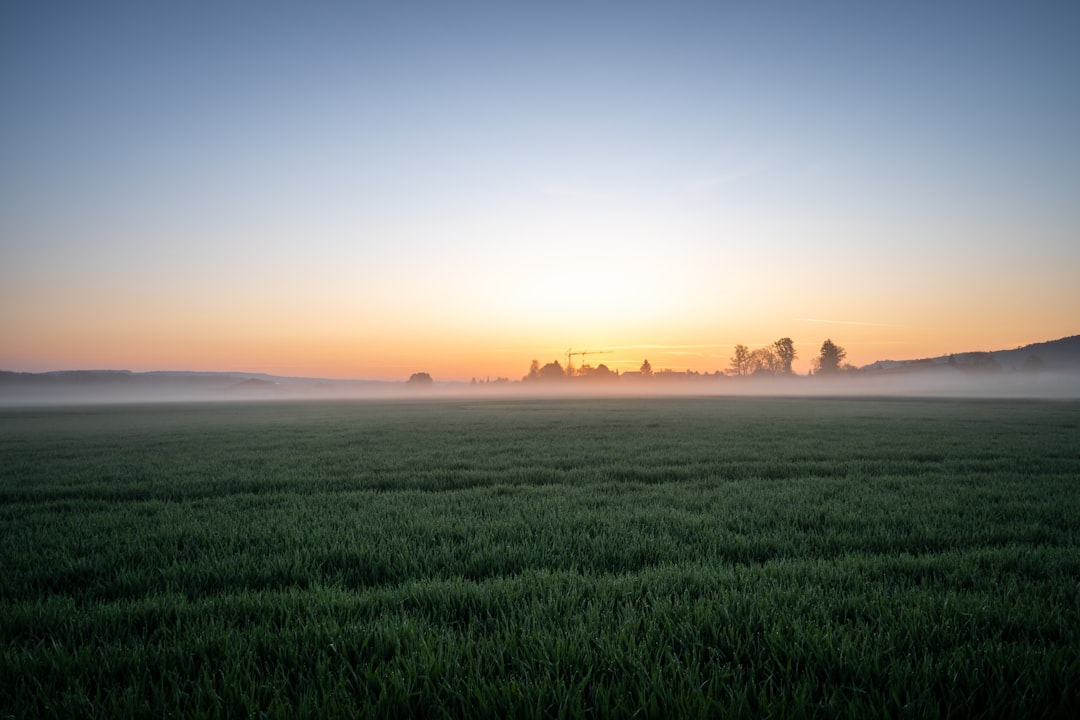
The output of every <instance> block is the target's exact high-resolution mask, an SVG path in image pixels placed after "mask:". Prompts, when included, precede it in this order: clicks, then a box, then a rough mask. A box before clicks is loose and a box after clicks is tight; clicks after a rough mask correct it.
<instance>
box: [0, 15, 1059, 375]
mask: <svg viewBox="0 0 1080 720" xmlns="http://www.w3.org/2000/svg"><path fill="white" fill-rule="evenodd" d="M1078 17H1080V9H1078V6H1076V5H1075V4H1071V3H1047V4H1038V5H1037V6H1036V5H1027V6H1022V5H1020V4H994V3H951V4H949V5H948V6H944V5H943V4H937V3H934V4H932V3H913V4H905V5H895V6H883V5H878V4H868V3H800V4H796V3H771V4H753V5H750V4H745V3H700V4H695V3H676V4H665V5H660V4H654V3H641V4H634V3H605V4H596V3H587V4H581V5H578V4H564V3H544V4H535V5H532V6H525V5H523V4H522V5H519V6H513V5H510V4H474V3H465V4H460V5H458V4H435V3H430V4H429V3H402V4H375V3H355V4H354V3H330V4H320V3H315V4H303V5H301V4H272V3H245V4H233V5H230V6H229V7H228V8H221V7H217V6H215V5H214V4H199V3H184V4H175V5H172V6H162V5H160V4H146V3H143V4H135V3H132V4H105V6H101V5H93V4H79V3H59V4H52V5H48V6H46V5H44V4H42V3H25V4H24V3H10V4H6V5H5V6H4V7H3V8H2V9H0V89H2V91H3V96H4V97H5V98H6V102H5V112H4V113H3V114H2V115H0V161H2V162H0V164H2V166H3V169H2V170H0V257H2V258H3V262H2V266H3V269H0V281H3V285H4V288H5V289H4V290H0V305H2V306H3V307H4V308H6V310H2V311H0V339H2V340H3V342H0V346H2V347H0V366H3V367H9V368H11V369H26V370H34V369H53V368H55V367H68V366H71V365H72V364H75V365H78V366H87V365H95V364H100V363H107V364H110V365H113V366H124V367H136V368H144V367H145V368H149V367H151V366H153V367H158V368H160V367H163V366H166V365H169V366H179V365H183V366H184V367H188V366H191V367H194V366H198V367H200V368H212V369H244V368H242V367H238V366H244V367H247V366H250V365H254V364H260V365H265V366H267V367H279V368H280V369H281V370H283V371H284V370H287V369H288V368H292V370H291V371H293V372H295V371H309V372H312V373H316V372H318V373H326V372H334V373H336V374H343V373H347V374H352V375H356V376H387V377H392V376H395V373H399V372H401V371H402V370H401V369H400V368H405V367H412V366H415V365H416V364H417V363H422V362H425V361H427V362H441V363H443V365H441V366H439V367H444V368H445V370H444V372H445V373H449V374H452V375H462V374H465V375H468V374H470V373H471V374H487V373H489V372H490V373H492V374H496V373H499V372H502V371H503V370H504V368H506V367H508V366H509V364H510V363H515V362H516V363H518V364H522V365H523V366H525V367H527V362H528V360H529V359H530V357H531V356H532V355H534V354H542V353H545V352H548V351H549V350H552V349H553V348H555V347H565V346H567V345H574V346H579V347H580V346H590V345H593V346H595V345H600V344H610V345H614V344H618V345H634V344H638V345H641V346H643V347H646V346H649V345H656V344H661V345H662V344H671V345H678V344H682V345H687V346H690V345H695V346H696V345H709V344H710V343H711V344H713V346H712V349H711V350H709V351H702V352H701V353H700V354H699V355H698V356H696V357H693V358H690V359H687V360H686V362H692V363H693V364H694V365H695V366H696V367H698V369H712V368H714V367H723V366H725V365H726V361H725V360H724V359H723V357H724V356H725V353H727V349H726V348H728V347H729V346H730V345H731V344H733V343H735V342H741V343H744V344H750V345H753V344H755V343H765V342H771V341H772V340H774V339H775V338H776V337H780V336H785V335H787V336H792V337H795V338H796V340H797V341H799V342H800V343H805V348H804V350H803V355H804V358H808V357H809V356H810V355H811V354H812V353H813V347H814V346H815V345H820V342H821V340H822V339H823V337H819V336H822V334H823V333H828V332H829V331H835V332H833V333H832V334H835V335H839V336H841V337H838V338H834V339H836V340H838V341H839V342H841V344H844V341H845V339H846V341H847V343H848V347H849V354H850V355H851V356H852V357H855V358H858V359H861V360H865V361H866V362H870V361H872V360H874V359H877V358H878V357H880V356H881V354H882V353H885V352H887V351H892V353H893V354H894V355H895V356H903V357H909V356H917V355H920V354H923V353H926V354H930V353H937V352H947V351H951V350H955V351H961V350H967V349H980V348H986V349H990V348H993V347H1007V346H1012V345H1014V344H1019V343H1022V342H1031V341H1036V340H1043V339H1049V338H1051V337H1057V336H1060V335H1065V334H1072V333H1074V332H1076V326H1075V320H1074V318H1075V317H1077V315H1078V313H1077V311H1078V310H1080V292H1078V291H1077V290H1076V288H1075V285H1076V283H1075V282H1074V281H1073V280H1072V278H1073V277H1074V276H1075V275H1076V271H1077V270H1078V269H1080V133H1078V132H1077V131H1076V128H1078V127H1080V82H1077V79H1078V74H1080V43H1077V42H1076V30H1077V28H1078V27H1080V24H1078V22H1077V20H1078ZM798 318H815V319H835V320H843V321H844V322H846V323H851V322H863V323H867V325H866V326H864V327H866V328H869V327H870V326H871V324H877V325H881V326H891V327H892V328H893V329H892V330H891V331H889V332H884V331H882V332H870V331H869V330H859V331H857V330H855V328H856V327H857V326H855V325H850V324H849V325H846V326H841V325H839V324H838V325H837V326H836V327H835V328H822V327H820V325H816V324H815V325H812V326H810V325H807V324H800V323H803V321H801V320H798ZM313 328H317V330H315V329H313ZM901 329H903V330H901ZM800 333H802V335H800ZM843 336H846V338H845V337H843ZM421 340H423V342H422V341H421ZM950 343H965V345H964V346H962V347H951V345H950ZM298 344H299V345H303V346H304V347H306V348H308V352H307V354H306V355H305V353H303V352H298V351H295V350H291V351H285V350H283V348H289V347H295V346H296V345H298ZM105 346H108V347H111V348H112V350H111V351H110V352H109V353H105V352H103V350H102V348H103V347H105ZM192 348H197V349H198V352H195V351H194V350H193V349H192ZM466 348H473V349H476V348H479V350H466ZM473 352H475V353H478V355H477V356H473V355H472V354H471V353H473ZM451 357H453V358H455V359H454V360H451ZM332 358H339V359H338V360H334V359H332ZM432 358H437V360H432ZM457 358H460V359H457ZM679 361H680V362H682V361H684V356H680V357H679ZM170 363H176V364H177V365H170ZM485 363H487V364H490V365H491V366H492V367H485ZM654 364H655V363H654ZM226 366H227V367H226ZM287 366H288V367H287ZM469 367H473V368H474V370H472V371H470V370H468V368H469ZM180 369H183V368H180Z"/></svg>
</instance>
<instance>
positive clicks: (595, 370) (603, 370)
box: [578, 363, 619, 380]
mask: <svg viewBox="0 0 1080 720" xmlns="http://www.w3.org/2000/svg"><path fill="white" fill-rule="evenodd" d="M578 375H580V376H581V377H583V378H586V379H588V380H615V379H617V378H618V377H619V376H618V375H616V374H615V373H613V372H612V371H611V368H609V367H608V366H607V365H604V364H603V363H600V364H599V365H597V366H596V367H589V366H588V365H583V366H582V367H581V369H580V370H578Z"/></svg>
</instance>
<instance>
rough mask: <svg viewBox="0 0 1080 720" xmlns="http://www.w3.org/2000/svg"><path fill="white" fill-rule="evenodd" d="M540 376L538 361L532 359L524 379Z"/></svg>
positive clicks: (534, 378) (533, 378)
mask: <svg viewBox="0 0 1080 720" xmlns="http://www.w3.org/2000/svg"><path fill="white" fill-rule="evenodd" d="M539 377H540V361H539V360H533V361H532V364H530V365H529V374H528V375H526V376H525V379H526V380H536V379H538V378H539Z"/></svg>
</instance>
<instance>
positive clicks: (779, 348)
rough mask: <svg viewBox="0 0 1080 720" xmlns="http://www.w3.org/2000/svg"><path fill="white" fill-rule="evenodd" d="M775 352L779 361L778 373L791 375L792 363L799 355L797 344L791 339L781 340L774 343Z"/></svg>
mask: <svg viewBox="0 0 1080 720" xmlns="http://www.w3.org/2000/svg"><path fill="white" fill-rule="evenodd" d="M773 351H774V352H775V353H776V358H777V360H778V361H779V362H778V365H777V372H780V373H783V374H784V375H790V374H791V363H792V361H793V360H795V358H796V357H798V355H799V353H798V352H797V351H796V350H795V343H794V342H793V341H792V339H791V338H789V337H784V338H780V339H779V340H777V341H776V342H774V343H773Z"/></svg>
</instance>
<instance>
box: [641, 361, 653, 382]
mask: <svg viewBox="0 0 1080 720" xmlns="http://www.w3.org/2000/svg"><path fill="white" fill-rule="evenodd" d="M641 377H652V365H650V364H649V360H648V359H647V358H646V360H645V362H643V363H641Z"/></svg>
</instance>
